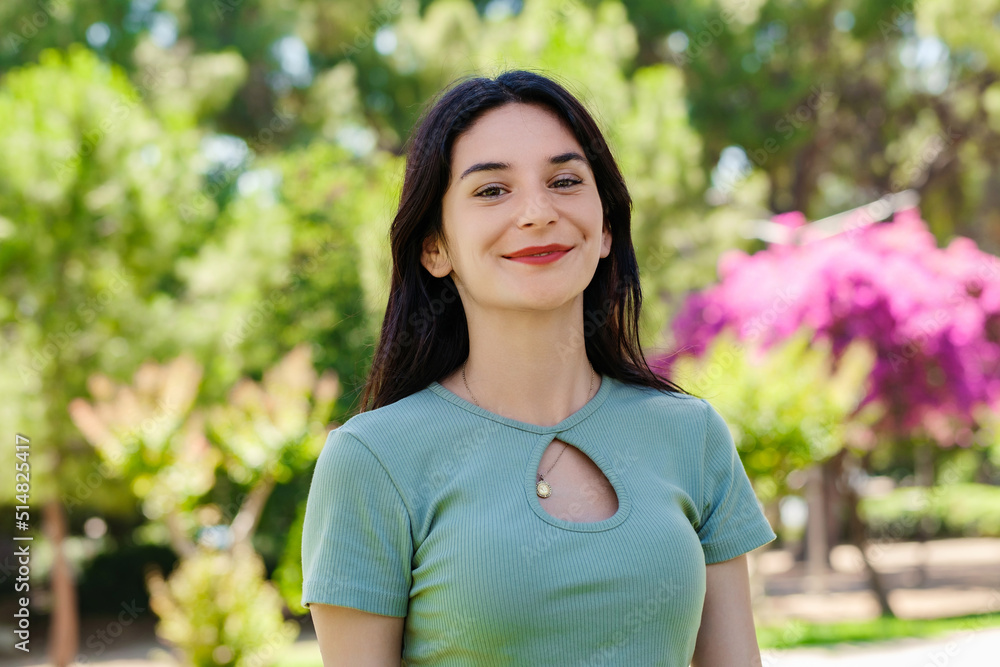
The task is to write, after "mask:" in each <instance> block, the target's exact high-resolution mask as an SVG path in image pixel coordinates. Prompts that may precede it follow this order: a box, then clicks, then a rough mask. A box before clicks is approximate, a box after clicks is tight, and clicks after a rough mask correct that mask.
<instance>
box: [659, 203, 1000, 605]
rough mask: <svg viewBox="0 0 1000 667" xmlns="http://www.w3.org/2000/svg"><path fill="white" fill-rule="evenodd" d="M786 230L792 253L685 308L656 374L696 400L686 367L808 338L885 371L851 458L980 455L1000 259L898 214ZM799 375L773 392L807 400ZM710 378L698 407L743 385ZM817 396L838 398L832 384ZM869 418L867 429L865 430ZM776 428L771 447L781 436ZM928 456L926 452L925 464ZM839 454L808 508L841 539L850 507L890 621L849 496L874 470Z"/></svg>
mask: <svg viewBox="0 0 1000 667" xmlns="http://www.w3.org/2000/svg"><path fill="white" fill-rule="evenodd" d="M774 222H777V223H779V224H780V225H783V226H785V227H786V228H787V229H788V230H794V232H792V233H789V234H787V237H788V238H787V241H790V242H788V243H779V242H778V241H777V240H775V241H774V242H773V243H772V244H771V245H770V246H769V247H768V248H767V249H766V250H763V251H761V252H758V253H756V254H754V255H748V254H746V253H744V252H740V251H733V252H730V253H727V254H725V255H723V256H722V257H721V258H720V261H719V282H718V283H717V284H716V285H714V286H712V287H710V288H708V289H706V290H704V291H701V292H698V293H694V294H692V295H690V296H689V297H688V298H687V300H686V301H685V302H684V303H683V305H682V306H681V309H680V311H679V313H678V316H677V317H676V318H675V320H674V323H673V335H674V337H675V350H676V351H675V352H674V353H672V354H670V355H667V356H664V357H662V358H659V359H656V360H654V361H653V362H652V365H653V366H654V369H655V370H657V371H658V372H659V373H661V374H663V375H666V376H671V377H673V378H674V379H676V380H678V381H679V382H681V385H682V386H685V387H687V386H689V385H691V378H690V377H687V376H690V375H691V372H690V368H692V367H691V366H690V365H689V364H686V363H679V361H680V360H682V359H685V358H695V359H700V360H702V364H701V365H702V366H706V364H708V366H706V368H710V367H711V365H712V364H714V365H715V366H719V362H718V361H714V360H715V359H716V358H717V357H718V354H719V353H718V347H719V343H720V342H723V341H727V342H725V348H726V350H727V352H728V353H730V354H731V353H735V354H757V353H758V352H759V351H760V350H763V351H765V353H770V352H769V351H773V354H779V355H780V350H781V349H782V348H783V347H785V346H786V344H787V343H788V342H789V341H792V340H794V339H796V338H798V337H800V336H801V335H803V334H805V335H807V336H808V337H810V338H811V340H812V341H813V342H814V343H815V344H817V345H818V346H822V347H824V348H827V349H829V351H830V355H829V357H830V360H831V365H832V366H833V367H836V366H838V365H839V364H840V363H842V361H843V360H844V359H845V355H846V353H847V350H848V349H850V347H851V344H852V343H854V342H861V343H864V344H866V346H867V347H868V348H869V349H871V350H872V352H874V360H875V361H874V364H873V365H872V367H871V372H870V374H869V375H868V377H867V378H866V379H865V380H863V381H862V384H863V386H862V387H860V394H861V395H862V396H863V398H862V400H861V401H860V402H859V403H858V404H857V407H856V409H854V410H853V412H852V414H850V415H848V416H847V417H848V419H849V420H850V419H852V418H853V419H854V420H855V421H856V425H857V426H859V427H860V426H862V422H863V429H862V430H863V431H864V433H866V434H867V437H856V438H853V440H854V443H853V444H855V445H856V444H857V443H858V442H863V443H866V444H865V447H869V448H870V447H871V446H873V445H874V444H875V443H879V442H885V443H890V442H893V441H903V440H906V441H909V442H912V443H925V444H926V447H929V446H930V443H935V444H938V445H941V446H949V445H954V444H958V445H963V446H964V445H968V444H971V443H972V441H973V439H974V437H975V436H976V433H977V431H978V430H980V429H982V428H983V427H984V423H983V415H984V414H995V413H996V412H997V411H998V408H1000V259H998V258H997V257H996V256H993V255H990V254H988V253H985V252H983V251H981V250H979V249H978V248H977V247H976V245H975V243H973V242H972V241H971V240H969V239H966V238H957V239H955V240H953V241H952V242H951V243H950V244H949V245H948V246H947V247H946V248H939V247H938V246H937V243H936V241H935V239H934V237H933V235H932V234H931V233H930V232H929V231H928V229H927V226H926V225H925V223H924V222H923V221H922V220H921V219H920V215H919V212H918V211H917V210H916V209H913V208H909V209H904V210H902V211H899V212H897V213H896V215H895V216H894V218H893V220H892V222H889V223H885V224H879V225H858V224H852V222H851V221H848V224H847V225H846V227H847V229H848V231H846V232H844V233H840V234H837V235H835V236H828V237H825V238H821V234H820V233H819V232H818V230H815V228H814V227H812V226H808V225H805V219H804V217H803V216H802V215H801V214H798V213H791V214H785V215H782V216H778V217H777V218H775V220H774ZM856 222H857V221H855V223H856ZM779 236H780V235H779ZM734 363H735V362H734ZM737 365H738V364H737ZM773 366H774V364H770V366H769V367H773ZM698 367H701V366H698ZM685 369H687V370H685ZM772 370H773V368H772ZM801 372H802V369H801V368H796V367H791V366H790V367H788V368H786V369H785V370H784V371H783V372H781V373H778V374H775V375H774V377H773V378H772V379H771V380H770V381H771V382H772V383H777V384H779V385H783V386H785V385H787V388H788V392H801V391H802V388H801V387H797V385H796V386H795V387H793V386H792V385H795V382H791V381H789V378H793V379H794V378H797V377H798V375H797V374H800V373H801ZM702 375H704V377H702V379H701V380H700V381H697V382H695V383H694V385H691V386H692V388H693V390H694V391H695V392H696V393H700V394H706V395H711V394H712V393H713V392H714V391H715V389H716V388H717V387H716V385H717V384H718V383H722V384H725V383H727V382H728V383H732V382H737V381H738V380H737V379H736V378H734V377H732V376H731V375H726V376H725V377H724V378H715V379H713V378H712V377H710V376H709V374H708V373H707V371H706V373H703V374H702ZM680 376H685V377H680ZM685 380H687V383H686V384H685ZM813 390H814V391H816V392H828V391H831V388H830V387H827V386H822V384H820V385H819V386H815V387H814V388H813ZM790 398H792V399H793V398H794V397H790ZM793 403H794V400H793ZM866 408H875V409H866ZM862 413H863V414H864V415H865V418H864V419H860V418H859V416H860V415H861V414H862ZM870 415H876V416H877V417H876V418H875V419H874V420H873V419H870V418H868V417H869V416H870ZM744 421H745V422H746V423H747V424H751V425H752V424H755V423H757V422H759V421H760V418H759V416H757V415H749V416H747V418H746V419H745V420H741V419H740V418H739V417H737V418H734V419H733V421H732V423H734V424H735V425H736V426H737V427H739V426H740V425H742V424H743V422H744ZM771 426H772V428H771V429H770V430H771V432H772V433H773V432H774V430H775V428H777V427H776V426H775V425H773V424H772V425H771ZM785 426H787V427H789V428H791V427H793V426H795V425H791V424H790V425H785ZM777 430H779V431H780V430H781V429H780V428H777ZM855 432H857V429H855ZM926 447H923V448H926ZM923 448H922V447H916V448H915V454H918V453H919V451H920V450H921V449H923ZM835 450H836V451H837V453H836V454H835V455H834V456H832V457H830V458H828V459H824V460H816V461H815V463H816V464H817V465H815V466H814V467H815V469H816V470H815V471H814V472H817V473H818V475H819V476H818V478H817V477H811V478H810V479H816V480H817V481H816V485H817V486H816V487H815V488H813V487H811V488H810V491H809V495H810V497H811V498H816V497H817V496H818V497H819V498H820V499H819V500H818V501H816V503H815V504H814V502H813V501H811V502H810V506H811V513H812V512H813V511H816V512H818V514H817V516H818V517H820V518H822V519H823V520H822V521H818V522H817V521H810V529H811V530H813V529H816V530H820V531H827V532H828V533H830V536H829V537H830V538H831V539H832V535H833V534H835V533H836V532H837V530H838V529H837V528H836V526H837V522H836V521H834V520H832V519H831V517H832V516H833V515H832V513H831V510H832V508H833V505H834V504H835V502H836V501H838V500H842V501H845V502H846V504H847V508H846V509H848V510H849V514H848V516H849V517H850V522H851V524H852V525H851V530H850V533H851V535H852V541H855V543H856V544H857V545H858V546H859V548H860V549H861V555H862V558H863V559H864V560H865V565H866V566H867V569H868V570H869V572H870V574H871V576H872V584H873V588H874V589H875V592H876V593H877V595H878V597H879V602H880V604H881V606H882V608H883V613H886V614H891V610H890V609H889V607H888V602H887V597H886V595H885V591H884V590H882V586H881V583H880V582H879V581H878V580H877V579H878V577H877V575H876V573H875V571H874V570H873V569H872V567H871V563H869V562H868V559H867V557H865V545H864V543H863V542H864V538H863V537H862V536H861V535H862V533H863V532H864V531H863V529H862V528H861V526H860V520H859V518H858V513H857V502H858V496H857V493H856V490H855V489H853V486H852V485H851V484H843V483H842V482H843V481H844V479H845V477H847V476H848V475H849V473H850V470H851V468H852V467H855V466H857V465H862V466H863V465H866V464H867V457H866V456H862V457H861V459H860V460H855V458H854V457H852V454H851V452H850V451H849V449H836V448H835ZM741 451H742V450H741ZM831 451H834V450H831ZM743 453H744V455H746V454H747V452H743ZM917 458H918V461H919V460H921V458H922V460H923V461H924V462H927V461H929V460H930V459H929V457H927V456H923V457H919V456H918V457H917ZM917 468H918V478H921V477H922V478H923V479H924V480H925V482H926V483H930V482H929V481H928V480H931V479H932V478H933V470H931V471H930V474H929V475H928V474H927V472H926V470H925V471H924V473H923V474H920V471H919V468H920V464H918V466H917ZM781 472H783V473H785V474H787V472H788V471H784V470H783V471H781ZM838 489H845V491H844V492H843V493H844V494H846V495H845V497H842V498H841V497H839V494H840V493H841V492H840V491H838ZM816 525H821V526H822V528H819V529H817V528H816ZM831 526H832V528H829V527H831ZM813 532H815V530H813ZM828 543H829V540H828V539H827V536H825V535H824V536H822V537H821V538H818V539H816V540H812V539H810V544H811V545H814V544H818V545H821V547H822V548H821V549H820V550H819V551H822V552H823V553H810V554H809V556H810V561H811V566H812V565H814V564H815V563H816V559H817V558H820V559H821V560H822V561H824V562H825V561H826V558H827V553H825V552H826V551H827V549H826V545H827V544H828ZM812 551H818V550H817V549H812ZM810 569H811V570H813V571H815V570H816V568H815V567H811V568H810Z"/></svg>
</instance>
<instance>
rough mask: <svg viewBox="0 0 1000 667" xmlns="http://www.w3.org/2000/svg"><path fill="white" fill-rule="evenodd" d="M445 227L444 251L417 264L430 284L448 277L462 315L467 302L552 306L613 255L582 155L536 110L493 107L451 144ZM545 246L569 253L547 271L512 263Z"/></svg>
mask: <svg viewBox="0 0 1000 667" xmlns="http://www.w3.org/2000/svg"><path fill="white" fill-rule="evenodd" d="M442 226H443V230H444V235H445V238H446V239H447V242H448V243H447V249H446V248H445V247H444V245H443V244H440V243H438V242H437V241H436V240H434V239H428V240H427V241H426V242H425V245H424V254H423V257H422V260H421V261H422V262H423V264H424V266H425V267H426V268H427V270H428V271H430V273H431V274H432V275H434V276H437V277H444V276H447V275H451V276H452V279H453V280H454V281H455V284H456V287H457V288H458V290H459V293H460V295H461V297H462V299H463V304H465V305H466V308H467V309H468V307H469V305H471V304H470V303H469V300H470V299H471V300H473V301H475V302H476V303H478V304H479V305H480V306H481V307H490V308H507V309H515V310H539V309H552V308H557V307H559V306H561V305H564V304H565V303H567V302H570V301H572V300H573V299H574V298H576V297H577V296H579V295H580V294H582V292H583V290H584V288H586V287H587V285H588V284H590V281H591V279H592V278H593V277H594V272H595V271H596V270H597V263H598V260H599V259H600V258H601V257H607V256H608V253H609V252H610V250H611V233H610V232H609V231H608V230H606V229H605V227H604V214H603V211H602V207H601V198H600V195H599V194H598V191H597V185H596V183H595V182H594V174H593V172H592V171H591V169H590V164H589V163H588V161H587V158H586V156H585V152H584V150H583V148H582V147H581V146H580V144H579V142H577V140H576V138H575V137H574V136H573V133H572V132H571V131H570V130H569V129H568V128H567V127H566V126H564V125H563V123H562V121H561V119H560V118H559V117H558V116H556V115H555V114H554V113H552V112H551V111H549V110H548V109H546V108H545V107H541V106H538V105H528V104H519V103H511V104H506V105H504V106H502V107H499V108H496V109H492V110H490V111H488V112H486V113H485V114H483V115H482V116H481V117H480V118H479V119H478V120H477V121H476V122H475V123H474V124H473V125H472V127H470V128H469V129H467V130H466V131H465V133H463V134H462V135H461V136H459V138H458V139H457V140H456V141H455V143H454V146H453V149H452V160H451V179H450V181H449V185H448V189H447V191H446V192H445V194H444V198H443V201H442ZM549 244H559V245H562V246H565V247H568V248H569V250H568V251H567V252H565V253H563V254H562V255H561V256H559V257H558V259H555V260H554V261H550V262H547V263H528V262H524V261H517V260H514V259H510V258H509V255H511V254H512V253H516V252H518V251H520V250H522V249H524V248H527V247H529V246H546V245H549ZM449 250H450V252H449ZM553 256H556V255H553Z"/></svg>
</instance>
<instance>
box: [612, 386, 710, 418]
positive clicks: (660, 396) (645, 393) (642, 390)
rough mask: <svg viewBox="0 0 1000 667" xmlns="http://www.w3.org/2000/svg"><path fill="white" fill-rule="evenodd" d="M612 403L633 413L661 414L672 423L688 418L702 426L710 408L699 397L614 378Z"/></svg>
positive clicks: (639, 414)
mask: <svg viewBox="0 0 1000 667" xmlns="http://www.w3.org/2000/svg"><path fill="white" fill-rule="evenodd" d="M618 385H619V387H620V390H619V391H618V392H616V394H617V400H616V401H615V406H614V407H616V408H618V409H621V410H626V411H628V412H630V413H632V414H633V415H635V416H643V415H648V416H662V417H664V418H667V419H669V420H671V421H673V422H676V421H678V420H680V421H685V422H687V421H690V422H692V423H697V424H701V425H704V423H705V419H706V412H707V411H711V410H713V409H714V408H712V406H711V405H710V404H709V403H708V401H706V400H705V399H703V398H699V397H697V396H692V395H691V394H681V393H678V392H674V391H663V390H660V389H655V388H653V387H647V386H645V385H638V384H631V383H626V382H621V381H618Z"/></svg>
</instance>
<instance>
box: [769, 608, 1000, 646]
mask: <svg viewBox="0 0 1000 667" xmlns="http://www.w3.org/2000/svg"><path fill="white" fill-rule="evenodd" d="M993 627H1000V613H994V614H973V615H970V616H956V617H952V618H934V619H912V618H877V619H872V620H868V621H843V622H839V623H807V622H804V621H790V622H788V623H785V624H783V625H778V626H762V627H758V628H757V641H758V643H759V644H760V647H761V649H785V648H793V647H796V646H823V645H829V644H853V643H866V642H880V641H884V640H887V639H900V638H904V637H933V636H935V635H941V634H947V633H950V632H959V631H962V630H981V629H983V628H993Z"/></svg>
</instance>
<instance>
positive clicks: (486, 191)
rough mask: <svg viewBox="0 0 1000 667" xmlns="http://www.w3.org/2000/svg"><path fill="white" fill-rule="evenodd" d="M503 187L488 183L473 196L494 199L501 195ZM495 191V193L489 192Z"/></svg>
mask: <svg viewBox="0 0 1000 667" xmlns="http://www.w3.org/2000/svg"><path fill="white" fill-rule="evenodd" d="M501 190H502V188H501V187H500V186H499V185H487V186H486V187H485V188H483V189H482V190H480V191H479V192H477V193H476V194H474V195H473V197H483V198H485V199H492V198H493V197H499V196H500V191H501ZM489 193H494V194H489Z"/></svg>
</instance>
